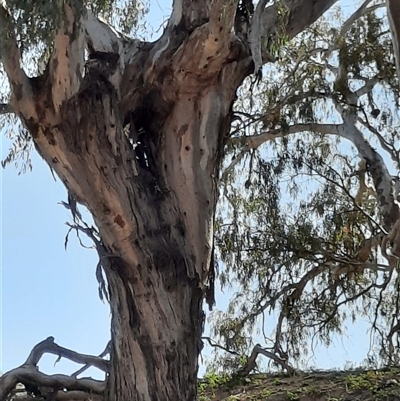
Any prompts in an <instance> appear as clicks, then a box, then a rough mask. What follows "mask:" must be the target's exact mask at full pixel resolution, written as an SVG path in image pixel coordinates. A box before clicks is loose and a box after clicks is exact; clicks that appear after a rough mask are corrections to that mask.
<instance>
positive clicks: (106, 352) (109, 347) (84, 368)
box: [71, 341, 111, 377]
mask: <svg viewBox="0 0 400 401" xmlns="http://www.w3.org/2000/svg"><path fill="white" fill-rule="evenodd" d="M110 349H111V341H109V342H108V344H107V345H106V348H105V349H104V351H103V352H102V353H101V354H100V355H99V358H104V357H105V356H106V355H108V354H109V353H110ZM90 366H91V365H90V364H86V365H85V366H83V367H81V368H80V369H78V370H77V371H76V372H74V373H72V375H71V376H73V377H77V376H79V375H80V374H81V373H83V372H84V371H85V370H86V369H89V368H90Z"/></svg>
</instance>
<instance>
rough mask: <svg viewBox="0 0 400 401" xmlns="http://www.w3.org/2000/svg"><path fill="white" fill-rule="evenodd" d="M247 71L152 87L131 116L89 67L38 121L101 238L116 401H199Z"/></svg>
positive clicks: (50, 156)
mask: <svg viewBox="0 0 400 401" xmlns="http://www.w3.org/2000/svg"><path fill="white" fill-rule="evenodd" d="M249 65H250V63H248V66H249ZM236 66H237V64H236V63H235V64H234V66H227V67H225V68H224V69H223V70H222V71H221V74H220V75H219V76H218V77H217V79H215V82H214V84H213V85H211V86H208V85H204V88H203V89H202V90H197V89H196V88H190V87H186V86H183V89H182V90H181V91H173V92H171V88H170V87H168V85H167V84H166V83H165V81H163V82H162V83H161V84H159V85H158V86H157V85H152V86H151V87H150V88H149V89H148V90H147V91H146V92H145V93H144V92H142V93H141V96H140V99H139V100H140V101H139V102H138V104H137V106H135V107H132V103H131V105H130V107H129V112H124V111H122V110H121V107H120V102H118V99H117V93H116V91H115V90H114V87H113V86H112V85H111V84H110V83H109V82H108V81H106V80H104V79H103V78H102V77H98V76H95V77H94V76H91V75H90V74H91V73H90V72H89V74H88V77H87V83H86V84H85V85H84V86H83V89H82V90H81V91H80V92H79V93H78V94H77V95H75V96H74V97H73V98H72V99H70V100H68V101H67V102H65V103H64V104H63V106H62V108H61V112H60V118H59V123H58V124H52V123H50V124H49V120H51V118H52V117H50V119H49V118H48V117H47V118H46V120H43V121H42V122H41V123H39V124H32V123H31V122H29V121H26V124H27V125H28V126H29V129H30V131H31V132H32V133H33V136H34V139H35V142H36V144H37V145H38V146H37V147H38V151H39V152H40V153H41V155H42V156H43V157H44V158H45V160H46V161H47V162H48V163H49V164H50V165H51V166H52V167H53V168H54V169H55V170H56V171H57V173H58V174H59V176H60V177H62V179H63V180H64V182H65V184H66V186H67V188H68V189H69V191H70V194H71V195H72V197H73V198H76V200H77V201H78V202H80V203H81V204H84V205H86V206H87V208H88V209H89V210H90V211H91V213H92V214H93V216H94V220H95V223H96V225H97V227H98V230H99V233H100V237H101V247H100V255H99V256H100V258H101V262H102V266H103V268H104V271H105V273H106V277H107V281H108V287H109V291H108V292H109V297H110V305H111V312H112V324H111V327H112V350H111V362H112V363H111V371H110V373H109V377H108V395H107V399H109V400H113V401H116V400H141V401H145V400H146V401H147V400H185V401H186V400H194V399H195V394H196V381H197V380H196V379H197V370H198V365H197V360H198V355H199V353H200V351H201V338H200V337H201V334H202V330H203V322H204V316H203V315H204V314H203V311H202V302H203V299H204V294H205V292H206V291H207V288H206V287H207V280H208V277H209V274H210V266H211V265H212V260H211V259H212V258H211V255H212V248H213V242H212V241H213V216H214V211H215V205H216V201H217V184H218V183H217V175H218V166H219V163H220V157H219V155H220V154H221V151H222V148H223V144H224V138H227V134H228V132H229V126H230V116H231V109H232V104H233V101H234V98H235V91H236V87H237V86H238V84H239V82H240V80H241V79H243V76H244V74H246V73H247V71H246V69H245V68H242V67H241V68H236ZM248 66H247V68H248ZM166 81H167V82H168V77H166ZM41 88H43V86H41ZM40 93H41V94H42V93H45V91H44V92H43V91H42V90H41V91H40ZM40 93H39V92H38V94H37V95H35V96H38V97H37V104H38V105H41V104H44V103H43V99H40V96H42V95H41V94H40ZM171 93H172V95H171ZM211 267H212V266H211Z"/></svg>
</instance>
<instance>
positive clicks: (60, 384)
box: [0, 337, 110, 400]
mask: <svg viewBox="0 0 400 401" xmlns="http://www.w3.org/2000/svg"><path fill="white" fill-rule="evenodd" d="M44 353H50V354H54V355H58V356H59V359H60V358H61V357H63V358H67V359H69V360H71V361H73V362H76V363H82V364H85V365H90V366H94V367H96V368H98V369H100V370H103V371H104V372H108V369H109V364H110V362H109V361H107V360H104V359H102V358H100V357H96V356H91V355H84V354H79V353H77V352H74V351H71V350H69V349H67V348H63V347H60V346H59V345H57V344H56V343H55V342H54V338H53V337H48V338H47V339H46V340H44V341H42V342H40V343H39V344H37V345H36V346H35V347H34V348H33V349H32V351H31V353H30V354H29V356H28V359H27V360H26V362H25V363H24V364H23V365H21V366H20V367H18V368H16V369H13V370H11V371H9V372H7V373H6V374H4V375H3V376H2V377H1V378H0V400H5V397H6V396H8V395H9V394H10V392H11V391H12V390H13V389H14V388H15V386H16V385H17V383H22V384H24V385H25V386H26V385H28V386H29V385H33V386H35V387H38V388H39V387H50V388H52V389H53V390H59V389H67V390H78V391H84V392H93V393H96V394H102V393H103V392H104V389H105V381H101V380H95V379H91V378H82V379H78V378H77V377H76V376H77V373H76V374H75V375H73V376H67V375H62V374H58V375H46V374H44V373H42V372H40V371H39V370H38V367H37V364H38V363H39V360H40V358H41V357H42V356H43V354H44ZM85 367H86V366H85ZM79 373H80V372H79V371H78V374H79ZM64 399H65V400H67V399H68V400H72V399H74V398H64Z"/></svg>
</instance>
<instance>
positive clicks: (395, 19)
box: [386, 0, 400, 79]
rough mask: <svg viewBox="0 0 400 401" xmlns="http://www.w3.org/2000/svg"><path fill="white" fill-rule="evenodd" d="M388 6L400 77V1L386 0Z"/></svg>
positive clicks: (399, 75)
mask: <svg viewBox="0 0 400 401" xmlns="http://www.w3.org/2000/svg"><path fill="white" fill-rule="evenodd" d="M386 6H387V13H388V19H389V26H390V31H391V33H392V42H393V49H394V55H395V58H396V68H397V75H398V77H399V79H400V3H399V1H398V0H386Z"/></svg>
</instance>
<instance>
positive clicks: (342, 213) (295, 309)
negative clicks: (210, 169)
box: [210, 5, 400, 370]
mask: <svg viewBox="0 0 400 401" xmlns="http://www.w3.org/2000/svg"><path fill="white" fill-rule="evenodd" d="M336 13H337V16H340V11H339V10H337V11H336ZM329 17H331V18H329ZM353 17H354V18H352V19H351V20H350V22H345V21H346V19H345V18H344V17H343V16H341V18H340V19H339V20H340V21H342V24H338V23H337V21H338V19H336V18H332V15H330V16H327V17H326V18H325V20H320V22H319V23H318V24H315V25H314V26H313V27H312V28H310V29H308V30H306V31H304V32H303V33H302V34H300V35H299V36H298V37H297V38H296V39H295V40H292V41H291V42H290V43H287V44H285V45H283V46H282V47H280V50H279V54H278V59H277V62H276V63H274V64H271V65H268V66H267V67H266V68H265V70H264V79H263V81H262V83H261V84H260V85H258V86H257V87H254V85H252V84H251V83H250V82H247V86H244V87H242V89H241V92H240V100H239V102H238V103H237V107H236V116H237V118H236V122H235V126H234V127H233V139H232V141H231V142H230V148H229V154H230V156H229V157H228V158H227V161H226V170H225V173H224V175H223V178H224V185H223V189H222V191H221V194H222V195H223V197H222V201H221V202H220V207H219V212H218V216H217V219H216V231H217V235H216V238H217V247H218V259H219V263H218V268H219V275H218V277H219V280H220V282H221V284H222V287H223V288H230V289H231V290H232V291H234V296H233V298H232V299H231V301H230V304H229V307H228V310H227V311H226V312H216V313H214V315H213V328H212V331H213V335H214V336H215V338H216V339H218V341H219V342H220V344H221V345H222V346H223V347H225V348H227V349H229V350H230V351H231V352H230V353H226V352H224V351H221V349H217V348H216V351H215V352H216V355H217V356H219V358H218V359H217V360H216V361H214V362H213V363H212V364H211V366H210V368H211V369H214V368H217V367H220V368H221V369H223V370H224V369H225V370H226V369H228V370H229V369H232V370H237V369H238V368H240V366H241V365H242V364H243V363H244V362H243V358H244V359H245V360H246V355H249V353H250V352H251V348H252V346H254V342H255V337H257V338H260V337H261V338H263V340H264V343H263V344H262V346H263V347H265V348H266V349H268V350H269V351H271V352H272V353H273V354H274V355H277V356H278V357H279V358H281V359H282V360H287V361H289V362H290V363H291V364H293V365H294V366H297V367H303V368H304V367H306V366H307V365H306V357H307V356H310V354H311V353H312V350H313V349H314V347H315V345H317V344H323V345H324V346H329V345H330V344H331V343H332V339H333V337H334V335H338V336H343V335H345V333H346V324H347V323H348V322H356V321H357V320H359V319H363V320H368V321H369V323H370V328H371V345H370V352H369V354H368V355H366V356H365V357H366V359H367V361H368V362H369V363H373V364H386V363H398V362H399V357H400V344H399V337H398V336H397V337H396V335H395V332H396V323H397V318H396V316H399V315H400V299H399V298H400V295H399V292H400V279H399V269H397V271H394V272H390V273H389V272H386V271H384V270H385V269H384V267H383V266H384V262H383V261H382V257H381V255H380V252H379V251H378V250H377V248H376V247H374V246H370V253H369V254H368V255H367V260H366V261H364V262H365V263H366V264H367V266H368V267H367V268H366V267H365V266H366V265H365V264H361V263H359V262H358V261H359V260H360V252H361V251H362V250H363V249H365V245H366V244H367V245H368V244H369V243H371V242H373V240H374V238H377V237H379V235H381V234H382V232H383V230H382V228H381V226H380V223H379V222H380V216H379V211H378V208H377V200H376V197H375V196H373V195H370V194H369V193H363V194H361V195H362V201H361V202H359V200H357V199H356V197H357V193H358V192H359V187H360V185H361V184H360V183H361V181H364V180H365V183H366V184H367V185H368V184H369V182H370V181H371V178H370V177H369V176H368V174H366V175H365V176H364V175H362V171H361V167H359V162H360V159H359V158H358V154H357V150H356V148H355V147H354V146H353V144H352V143H350V142H349V141H347V140H343V139H341V138H340V137H339V136H336V135H329V134H328V135H327V134H324V133H321V132H319V130H318V125H320V124H337V123H340V122H341V114H340V112H338V110H341V111H342V112H344V113H345V112H347V110H350V111H351V112H354V113H356V115H357V119H358V122H357V124H358V127H359V129H360V130H361V131H362V132H363V134H364V136H365V138H366V139H367V140H369V141H370V143H371V144H372V145H373V147H376V148H377V150H379V152H380V153H381V154H382V155H383V157H384V159H385V162H387V167H388V169H389V171H390V172H391V173H392V174H393V176H394V177H393V179H397V180H398V177H399V176H398V174H399V172H400V160H399V155H400V135H399V133H398V129H399V117H400V114H399V93H398V80H397V78H396V76H395V64H394V56H393V51H392V45H391V41H390V36H389V32H388V26H387V20H386V17H385V15H384V13H383V12H382V9H381V6H379V5H372V8H371V11H370V12H368V13H367V14H365V15H363V16H361V17H359V16H358V15H354V16H353ZM331 21H336V22H335V23H333V22H331ZM364 85H365V87H364ZM363 87H364V89H363V92H357V90H359V89H360V88H363ZM354 93H356V94H357V104H354V105H353V104H349V103H348V98H349V94H350V95H353V94H354ZM358 95H359V96H358ZM304 124H305V125H307V126H309V127H316V129H315V130H313V129H304V130H302V129H300V128H301V126H303V125H304ZM296 126H298V127H300V128H299V129H298V130H296ZM243 134H244V136H243ZM263 135H264V139H265V142H264V143H262V144H261V145H260V146H258V144H259V143H261V142H262V141H263V137H262V136H263ZM257 141H259V142H258V143H257ZM368 246H369V245H368ZM347 263H349V264H348V265H347ZM361 265H362V266H361ZM338 266H340V268H339V269H338ZM380 267H381V268H380ZM268 317H270V319H271V317H274V319H275V321H276V326H275V327H270V326H269V327H267V325H266V323H265V320H266V319H267V318H268ZM270 321H271V320H269V322H270ZM397 330H398V328H397ZM396 338H397V339H396ZM366 341H368V340H366Z"/></svg>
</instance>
